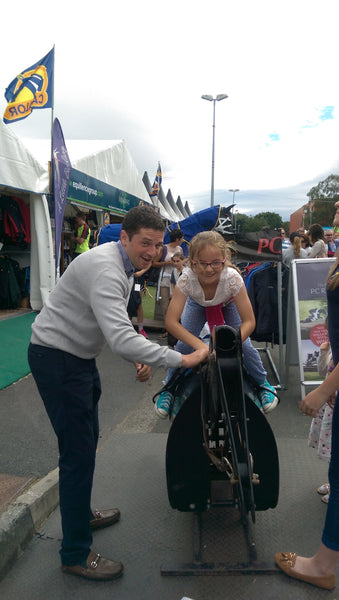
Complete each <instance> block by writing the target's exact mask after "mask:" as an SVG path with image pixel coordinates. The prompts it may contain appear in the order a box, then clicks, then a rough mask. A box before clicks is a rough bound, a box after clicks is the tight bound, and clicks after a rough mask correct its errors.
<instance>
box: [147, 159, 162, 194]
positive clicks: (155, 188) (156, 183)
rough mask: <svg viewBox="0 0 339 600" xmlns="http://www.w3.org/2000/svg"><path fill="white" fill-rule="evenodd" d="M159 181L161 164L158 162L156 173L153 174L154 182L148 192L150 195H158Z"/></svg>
mask: <svg viewBox="0 0 339 600" xmlns="http://www.w3.org/2000/svg"><path fill="white" fill-rule="evenodd" d="M161 182H162V173H161V166H160V163H158V169H157V174H156V176H155V179H154V183H153V185H152V189H151V191H150V194H149V195H150V196H158V195H159V191H160V185H161Z"/></svg>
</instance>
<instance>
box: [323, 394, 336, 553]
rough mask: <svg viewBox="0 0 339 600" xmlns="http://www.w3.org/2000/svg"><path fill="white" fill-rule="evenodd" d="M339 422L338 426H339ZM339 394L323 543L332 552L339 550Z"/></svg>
mask: <svg viewBox="0 0 339 600" xmlns="http://www.w3.org/2000/svg"><path fill="white" fill-rule="evenodd" d="M337 422H338V425H337ZM338 431H339V392H338V394H337V397H336V401H335V405H334V410H333V417H332V447H331V461H330V466H329V470H328V480H329V484H330V497H329V500H328V505H327V512H326V519H325V526H324V530H323V535H322V540H321V541H322V543H323V544H324V545H325V546H327V548H330V550H335V551H338V550H339V435H338Z"/></svg>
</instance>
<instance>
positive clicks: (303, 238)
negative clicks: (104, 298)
mask: <svg viewBox="0 0 339 600" xmlns="http://www.w3.org/2000/svg"><path fill="white" fill-rule="evenodd" d="M300 245H301V247H302V249H303V250H306V254H307V257H309V255H310V252H311V246H310V240H309V237H308V235H307V233H303V234H301V235H300Z"/></svg>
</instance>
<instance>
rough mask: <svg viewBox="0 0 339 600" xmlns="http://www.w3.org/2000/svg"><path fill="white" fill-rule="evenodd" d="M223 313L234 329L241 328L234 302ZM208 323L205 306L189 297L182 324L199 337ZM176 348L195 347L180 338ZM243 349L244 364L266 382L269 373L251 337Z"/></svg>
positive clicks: (252, 374)
mask: <svg viewBox="0 0 339 600" xmlns="http://www.w3.org/2000/svg"><path fill="white" fill-rule="evenodd" d="M223 314H224V319H225V323H226V325H230V327H233V328H234V329H239V327H240V325H241V319H240V316H239V313H238V309H237V307H236V305H235V304H234V303H233V302H230V303H229V304H227V306H224V308H223ZM205 323H206V311H205V307H204V306H201V305H200V304H197V302H195V301H194V300H192V298H190V297H188V298H187V301H186V304H185V308H184V311H183V314H182V316H181V324H182V326H183V327H185V329H187V331H189V332H190V333H193V335H195V336H197V337H199V334H200V332H201V330H202V328H203V326H204V325H205ZM175 350H177V351H178V352H181V354H189V353H190V352H192V350H193V348H190V346H187V344H184V343H183V342H181V341H180V340H179V341H178V342H177V344H176V346H175ZM242 351H243V362H244V366H245V368H246V369H247V371H248V372H249V374H250V375H251V376H252V377H253V379H255V380H256V381H257V382H258V383H259V384H262V383H264V381H265V379H266V376H267V373H266V371H265V369H264V365H263V364H262V360H261V358H260V354H259V352H258V350H257V349H256V348H254V346H252V342H251V340H250V338H247V339H246V340H245V341H244V342H243V344H242Z"/></svg>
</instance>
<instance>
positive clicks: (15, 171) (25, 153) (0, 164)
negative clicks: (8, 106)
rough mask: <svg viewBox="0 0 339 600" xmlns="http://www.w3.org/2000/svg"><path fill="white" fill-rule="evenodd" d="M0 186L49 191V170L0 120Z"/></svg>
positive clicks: (37, 191)
mask: <svg viewBox="0 0 339 600" xmlns="http://www.w3.org/2000/svg"><path fill="white" fill-rule="evenodd" d="M0 186H2V187H6V188H13V189H14V190H22V191H25V192H33V193H36V194H45V193H48V188H49V176H48V171H47V170H46V169H45V168H44V167H42V166H41V164H40V163H39V162H38V161H37V160H36V158H34V156H33V155H32V154H31V153H30V151H29V150H28V149H27V148H26V147H25V146H24V144H23V143H22V142H21V140H19V138H18V137H17V136H16V135H15V133H14V132H13V131H12V130H11V129H10V128H9V127H8V126H7V125H5V123H4V122H3V121H2V120H0Z"/></svg>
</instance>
